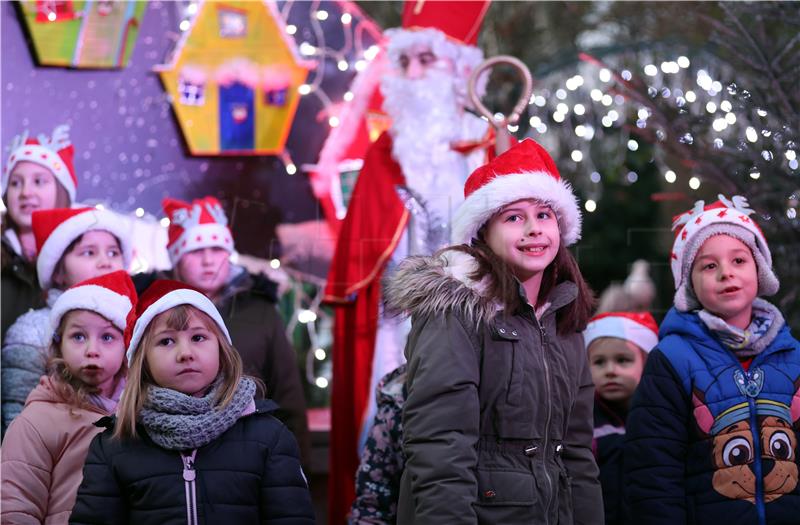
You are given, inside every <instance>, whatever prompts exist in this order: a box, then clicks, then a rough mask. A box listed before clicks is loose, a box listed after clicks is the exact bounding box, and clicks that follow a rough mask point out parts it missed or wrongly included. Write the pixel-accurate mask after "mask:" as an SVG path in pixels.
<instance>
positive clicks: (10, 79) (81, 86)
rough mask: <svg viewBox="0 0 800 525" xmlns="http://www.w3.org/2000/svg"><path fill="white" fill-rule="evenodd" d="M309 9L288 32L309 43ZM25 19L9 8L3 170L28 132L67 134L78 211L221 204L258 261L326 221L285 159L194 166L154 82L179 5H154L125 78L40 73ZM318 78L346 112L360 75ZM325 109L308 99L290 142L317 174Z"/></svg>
mask: <svg viewBox="0 0 800 525" xmlns="http://www.w3.org/2000/svg"><path fill="white" fill-rule="evenodd" d="M280 5H282V3H279V6H280ZM311 5H312V4H311V3H308V2H298V3H296V4H295V5H294V6H293V8H292V11H291V14H290V17H289V22H291V23H294V24H295V25H297V27H298V37H305V38H309V37H310V36H311V32H310V31H309V30H308V28H307V26H308V24H309V18H308V10H309V8H310V6H311ZM323 6H325V7H326V8H327V9H329V10H330V11H331V12H332V14H333V13H336V14H337V16H335V17H332V19H333V20H337V19H338V13H339V8H338V7H337V6H336V5H335V4H334V3H332V2H323ZM18 9H19V6H18V5H16V3H12V2H0V23H1V24H2V31H1V33H2V36H1V43H2V60H1V61H0V62H1V68H2V70H1V73H2V77H0V78H1V80H0V97H1V99H0V108H2V121H1V127H0V143H2V145H3V148H4V149H3V162H5V157H6V155H7V152H6V151H5V148H6V147H7V146H8V145H9V143H10V141H11V139H12V138H13V136H14V135H15V134H17V133H19V132H20V131H21V130H23V129H26V128H27V129H29V130H31V132H32V133H35V134H38V133H43V132H44V133H50V132H51V131H52V129H53V127H54V126H55V125H56V124H58V123H62V122H66V123H68V124H70V125H71V127H72V130H71V136H72V142H73V144H74V145H75V148H76V157H75V165H76V170H77V174H78V199H79V200H80V201H84V202H92V203H95V202H103V203H105V204H107V205H110V206H111V207H113V208H114V209H116V210H118V211H122V212H132V211H133V210H135V209H136V208H138V207H142V208H144V209H145V211H147V212H148V213H151V214H153V215H155V216H157V217H161V216H162V212H161V206H160V203H161V199H162V198H164V197H166V196H171V197H175V198H180V199H192V198H197V197H201V196H203V195H207V194H210V195H215V196H217V197H218V198H219V199H220V200H222V201H223V205H224V206H225V208H226V210H227V211H228V213H229V216H232V222H233V228H234V234H235V236H236V243H237V248H238V249H239V250H240V251H242V252H245V253H250V254H253V255H256V256H260V257H271V256H275V255H277V253H278V252H277V245H276V243H275V240H274V235H275V233H274V226H275V224H277V223H280V222H300V221H304V220H311V219H316V218H321V215H320V212H319V209H318V205H317V202H316V199H315V198H314V197H313V195H312V193H311V188H310V186H309V183H308V179H307V176H306V175H305V174H302V173H300V172H298V174H296V175H294V176H290V175H287V174H286V172H285V170H284V166H283V163H282V162H281V161H280V160H279V159H277V158H275V157H227V158H223V157H190V156H189V155H188V154H187V152H188V150H187V148H186V145H185V143H184V140H183V137H182V135H181V132H180V129H179V126H178V123H177V121H176V118H175V115H174V113H173V111H172V108H171V107H170V104H169V102H168V101H167V97H166V93H165V91H164V90H163V88H162V86H161V81H160V79H159V78H158V76H157V74H156V73H155V72H153V70H152V68H153V66H154V65H156V64H159V63H162V62H164V61H165V60H166V58H167V54H168V53H169V51H170V50H171V49H172V48H173V46H174V42H175V41H176V40H177V37H178V32H179V30H178V24H179V23H180V20H181V19H180V9H181V6H180V4H178V3H173V2H158V1H154V2H151V3H150V4H149V5H148V7H147V10H146V11H145V15H144V18H143V20H142V25H141V30H140V32H139V38H138V40H137V42H136V46H135V48H134V52H133V55H132V56H131V61H130V63H129V65H128V67H126V68H125V69H122V70H74V69H64V68H52V67H37V66H36V64H35V61H34V57H33V54H32V52H33V51H32V50H33V48H32V46H29V44H28V43H27V42H26V38H27V34H26V32H25V29H24V27H23V22H22V20H21V18H20V16H19V13H18ZM339 27H340V26H339ZM328 32H329V30H328V28H327V27H326V40H327V42H326V44H327V45H328V46H329V47H331V48H334V49H335V48H338V47H339V46H340V45H341V41H342V39H343V34H342V31H341V30H340V29H339V28H338V27H335V26H333V25H332V26H331V28H330V33H331V34H328ZM309 40H310V41H311V42H312V43H314V42H313V39H309ZM337 40H338V41H337ZM320 67H325V72H326V78H325V81H324V83H323V87H324V88H325V90H326V92H327V93H328V94H329V95H330V96H331V97H332V98H333V99H334V100H341V95H342V94H343V93H344V91H345V90H346V88H347V84H348V83H349V82H350V80H351V78H352V73H350V72H348V73H344V74H342V73H339V72H338V71H337V70H336V67H335V63H332V61H326V62H325V63H324V65H321V66H320ZM312 75H313V73H312ZM321 109H322V106H321V103H320V102H319V100H318V99H317V98H316V97H314V96H306V97H304V98H303V99H302V101H301V103H300V105H299V108H298V111H297V116H296V119H295V123H294V126H293V128H292V131H291V134H290V136H289V140H288V142H287V150H288V151H289V152H290V153H291V155H292V158H293V160H294V161H295V163H296V164H297V165H298V166H300V165H302V164H304V163H313V162H315V161H316V159H317V155H318V153H319V150H320V148H321V147H322V143H323V141H324V139H325V135H326V133H327V126H326V125H325V124H324V122H323V123H317V122H316V115H317V113H318V112H319V111H320V110H321Z"/></svg>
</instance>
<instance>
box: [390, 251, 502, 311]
mask: <svg viewBox="0 0 800 525" xmlns="http://www.w3.org/2000/svg"><path fill="white" fill-rule="evenodd" d="M477 269H478V261H477V260H475V258H474V257H473V256H472V255H470V254H468V253H466V252H463V251H460V250H455V249H446V250H443V251H441V252H439V253H438V254H436V255H434V256H432V257H423V256H413V257H409V258H407V259H405V260H404V261H403V262H401V263H400V265H399V266H398V267H397V269H396V270H395V271H394V272H393V273H392V274H391V275H390V276H388V277H387V278H386V279H385V280H384V298H385V303H386V308H387V310H388V311H389V312H391V313H397V314H406V315H422V316H426V315H442V314H445V313H447V312H454V313H457V314H460V315H462V316H463V317H464V318H465V319H467V320H469V321H472V322H479V321H490V320H492V319H494V317H495V316H496V315H497V313H498V312H499V311H500V310H502V308H503V306H502V305H501V304H500V303H498V302H496V301H495V300H494V299H493V298H492V297H489V296H488V291H487V290H488V288H489V279H490V277H489V276H486V277H484V278H483V279H481V280H480V281H475V280H474V279H472V277H471V275H473V274H474V273H475V271H476V270H477Z"/></svg>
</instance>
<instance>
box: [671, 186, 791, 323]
mask: <svg viewBox="0 0 800 525" xmlns="http://www.w3.org/2000/svg"><path fill="white" fill-rule="evenodd" d="M717 197H718V199H719V200H718V201H716V202H713V203H711V204H708V205H706V204H705V202H704V201H697V202H695V205H694V208H692V209H691V210H689V211H687V212H685V213H682V214H680V215H678V216H676V217H674V218H673V222H672V228H673V230H674V231H675V241H674V243H673V244H672V252H671V253H670V267H671V269H672V276H673V278H674V279H675V290H676V291H675V301H674V302H675V308H676V309H677V310H679V311H681V312H686V311H689V310H694V309H697V308H700V306H701V305H700V303H699V302H698V301H697V297H696V296H695V294H694V291H693V290H692V277H691V276H692V265H693V264H694V258H695V257H696V256H697V252H698V251H699V250H700V247H701V246H703V243H704V242H706V240H708V239H709V238H710V237H713V236H714V235H730V236H731V237H734V238H736V239H739V240H740V241H742V242H743V243H744V244H746V245H747V247H748V248H750V251H751V252H752V253H753V258H754V259H755V262H756V268H757V270H758V295H774V294H776V293H777V292H778V289H779V288H780V284H779V282H778V278H777V276H776V275H775V273H774V272H773V271H772V254H771V253H770V251H769V246H768V245H767V240H766V238H765V237H764V233H763V232H762V231H761V228H759V227H758V224H756V222H755V221H754V220H753V218H752V217H751V215H752V213H753V210H752V209H750V207H749V205H748V203H747V199H746V198H744V197H741V196H738V195H736V196H734V197H732V198H731V199H727V198H726V197H725V196H724V195H718V196H717Z"/></svg>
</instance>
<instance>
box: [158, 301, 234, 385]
mask: <svg viewBox="0 0 800 525" xmlns="http://www.w3.org/2000/svg"><path fill="white" fill-rule="evenodd" d="M165 319H166V316H165V315H163V314H162V315H160V316H158V317H156V318H155V319H154V320H153V323H154V326H153V345H152V346H151V347H150V348H147V349H146V350H145V359H146V360H147V366H148V367H149V370H150V374H151V375H152V376H153V380H154V381H155V382H156V384H158V385H159V386H162V387H164V388H171V389H172V390H177V391H178V392H182V393H184V394H186V395H189V396H193V395H196V394H197V395H202V394H203V393H204V391H205V390H206V388H207V387H208V386H209V385H210V384H211V383H212V381H214V378H216V377H217V373H218V372H219V352H220V349H219V339H217V336H216V335H215V334H214V332H212V331H211V330H209V329H208V328H207V326H206V323H205V322H204V320H203V319H201V318H200V316H199V315H197V314H196V313H192V314H191V315H190V317H189V320H188V322H187V324H186V328H185V329H184V330H173V329H171V328H169V326H167V323H166V321H165Z"/></svg>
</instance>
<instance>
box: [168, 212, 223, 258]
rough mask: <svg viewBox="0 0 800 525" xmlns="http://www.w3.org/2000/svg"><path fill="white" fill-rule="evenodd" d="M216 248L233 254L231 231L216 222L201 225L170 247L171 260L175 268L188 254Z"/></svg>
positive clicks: (191, 229) (188, 230) (186, 233)
mask: <svg viewBox="0 0 800 525" xmlns="http://www.w3.org/2000/svg"><path fill="white" fill-rule="evenodd" d="M214 247H216V248H222V249H224V250H227V251H228V253H233V237H232V236H231V231H230V230H229V229H228V227H227V226H226V225H224V224H220V223H216V222H213V223H206V224H199V225H197V226H192V227H191V228H188V229H187V230H186V231H184V232H183V234H181V236H180V237H179V238H178V240H177V241H175V242H174V243H173V245H172V246H169V247H168V248H169V258H170V261H172V264H173V266H174V265H176V264H178V261H180V260H181V257H183V256H184V255H185V254H186V253H188V252H191V251H194V250H199V249H201V248H214Z"/></svg>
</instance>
